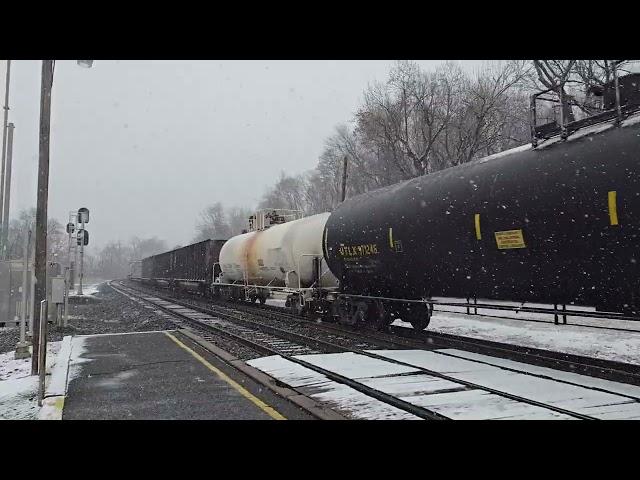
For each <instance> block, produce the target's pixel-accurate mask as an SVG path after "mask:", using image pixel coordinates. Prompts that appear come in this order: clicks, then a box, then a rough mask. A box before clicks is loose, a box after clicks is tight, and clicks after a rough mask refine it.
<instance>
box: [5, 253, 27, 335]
mask: <svg viewBox="0 0 640 480" xmlns="http://www.w3.org/2000/svg"><path fill="white" fill-rule="evenodd" d="M32 268H33V265H32V263H29V265H28V270H27V305H26V307H27V318H28V317H29V313H30V310H31V309H30V308H29V307H30V305H29V302H30V300H31V296H30V295H31V291H30V289H31V270H32ZM22 308H23V306H22V260H5V261H0V326H6V327H10V326H15V325H16V324H17V322H19V321H20V317H21V315H22Z"/></svg>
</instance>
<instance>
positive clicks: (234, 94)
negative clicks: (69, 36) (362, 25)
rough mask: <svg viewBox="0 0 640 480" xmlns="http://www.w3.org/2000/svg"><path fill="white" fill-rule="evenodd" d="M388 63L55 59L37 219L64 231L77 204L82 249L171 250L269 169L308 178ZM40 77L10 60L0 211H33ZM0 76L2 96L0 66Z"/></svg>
mask: <svg viewBox="0 0 640 480" xmlns="http://www.w3.org/2000/svg"><path fill="white" fill-rule="evenodd" d="M392 63H393V62H392V61H318V60H315V61H130V60H126V61H103V60H98V61H96V62H95V63H94V66H93V68H91V69H85V68H80V67H78V66H77V65H76V63H75V61H58V62H56V68H55V74H54V87H53V98H52V128H51V169H50V190H49V216H50V217H55V218H57V219H58V220H60V221H61V222H62V223H66V221H67V218H68V217H67V216H68V212H69V211H70V210H76V209H77V208H79V207H83V206H84V207H87V208H89V209H90V210H91V222H90V224H89V225H88V226H87V229H88V230H89V232H90V234H91V244H92V245H91V247H92V248H91V249H90V250H93V251H94V252H95V250H94V249H95V248H99V247H102V246H103V245H104V244H105V243H106V242H107V241H109V240H118V239H120V240H122V241H123V242H125V241H127V240H128V239H129V238H130V237H131V236H134V235H137V236H139V237H151V236H158V237H159V238H163V239H165V240H167V242H168V243H169V245H170V246H174V245H176V244H182V245H185V244H187V243H189V242H190V240H191V238H192V236H193V234H194V227H195V223H196V221H197V217H198V214H199V212H200V211H201V210H202V209H203V208H204V207H205V206H206V205H208V204H210V203H213V202H216V201H221V202H223V203H224V204H225V205H227V206H232V205H238V206H246V207H254V206H255V204H256V203H257V202H258V200H259V199H260V197H261V195H262V193H263V192H264V191H265V189H266V188H267V187H269V186H270V185H272V184H273V183H274V181H275V180H276V179H277V177H278V176H279V173H280V171H285V172H287V173H290V174H297V173H301V172H303V171H306V170H309V169H311V168H313V167H314V166H315V165H316V163H317V159H318V156H319V155H320V153H321V151H322V147H323V142H324V140H325V138H326V137H327V136H329V135H331V134H332V133H333V130H334V127H335V126H336V125H337V124H339V123H343V122H347V121H349V120H350V119H351V118H352V114H353V113H354V112H355V110H356V109H357V107H358V105H359V103H360V101H361V98H362V91H363V90H364V88H365V87H366V85H367V84H368V83H369V82H372V81H374V80H381V81H382V80H385V79H386V76H387V73H388V71H389V69H390V67H391V65H392ZM418 63H419V64H420V65H421V66H422V67H423V68H428V69H432V68H435V67H436V66H437V65H438V64H440V63H442V62H441V61H419V62H418ZM460 64H461V65H462V66H463V67H464V68H465V69H474V68H477V67H478V66H479V65H480V64H481V62H480V61H461V62H460ZM40 72H41V62H39V61H23V60H17V61H13V62H12V68H11V88H10V103H9V104H10V112H9V118H10V120H9V121H11V122H13V123H14V124H15V127H16V128H15V133H14V155H13V159H14V161H13V165H14V167H13V176H12V177H13V183H12V200H11V201H12V204H11V214H12V215H15V214H16V213H17V212H18V211H19V210H20V209H22V208H25V207H30V206H35V203H36V185H37V168H38V125H39V108H40ZM0 75H2V76H1V80H2V81H1V86H0V88H1V89H2V90H1V91H2V97H1V98H2V99H4V78H5V62H4V61H3V62H2V65H1V66H0Z"/></svg>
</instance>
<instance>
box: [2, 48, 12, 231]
mask: <svg viewBox="0 0 640 480" xmlns="http://www.w3.org/2000/svg"><path fill="white" fill-rule="evenodd" d="M10 78H11V60H7V78H6V84H5V88H4V122H3V124H2V171H1V173H0V224H2V225H4V222H5V219H4V218H3V217H2V212H3V211H4V209H3V205H2V202H3V201H4V169H5V159H6V157H5V154H6V151H7V122H8V121H9V80H10Z"/></svg>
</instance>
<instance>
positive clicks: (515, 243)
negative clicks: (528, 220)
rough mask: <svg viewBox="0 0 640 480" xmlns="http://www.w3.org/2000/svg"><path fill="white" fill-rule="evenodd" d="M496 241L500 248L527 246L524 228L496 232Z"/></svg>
mask: <svg viewBox="0 0 640 480" xmlns="http://www.w3.org/2000/svg"><path fill="white" fill-rule="evenodd" d="M495 235H496V243H497V244H498V249H499V250H506V249H508V248H526V247H527V246H526V245H525V243H524V237H523V236H522V230H505V231H503V232H495Z"/></svg>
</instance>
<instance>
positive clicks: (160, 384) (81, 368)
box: [62, 331, 313, 420]
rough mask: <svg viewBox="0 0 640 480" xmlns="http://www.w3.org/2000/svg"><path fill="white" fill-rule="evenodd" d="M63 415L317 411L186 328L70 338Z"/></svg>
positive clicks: (216, 416)
mask: <svg viewBox="0 0 640 480" xmlns="http://www.w3.org/2000/svg"><path fill="white" fill-rule="evenodd" d="M62 419H63V420H124V419H129V420H163V419H166V420H169V419H171V420H284V419H295V420H303V419H313V417H312V416H311V415H310V414H309V413H307V412H306V411H304V410H303V409H301V408H299V407H298V406H296V405H294V404H293V403H291V402H289V401H287V400H286V399H285V398H282V397H280V396H278V395H277V394H275V393H274V392H272V391H270V390H268V389H266V388H264V387H263V386H261V385H259V384H258V383H257V382H255V381H254V380H253V379H251V378H249V377H247V376H245V375H244V374H243V373H241V372H240V371H238V370H236V369H234V368H233V367H232V366H230V365H228V364H227V363H225V362H224V361H222V360H221V359H220V358H218V357H217V356H215V355H214V354H212V353H211V352H209V351H208V350H206V349H204V348H202V347H201V346H200V345H198V344H197V343H195V342H193V341H192V340H191V339H190V338H188V337H187V336H185V335H182V334H181V333H180V332H178V331H161V332H140V333H125V334H106V335H91V336H76V337H72V338H71V339H70V353H69V358H68V373H67V384H66V395H65V398H64V407H63V410H62Z"/></svg>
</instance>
